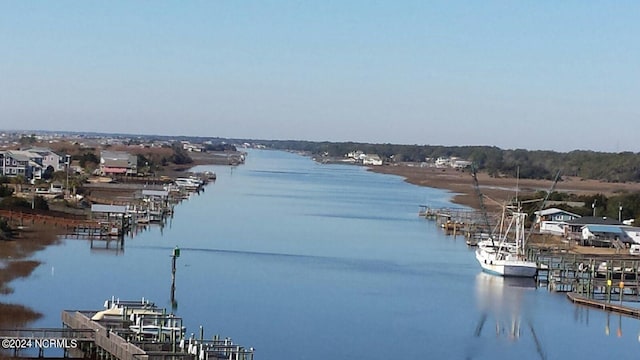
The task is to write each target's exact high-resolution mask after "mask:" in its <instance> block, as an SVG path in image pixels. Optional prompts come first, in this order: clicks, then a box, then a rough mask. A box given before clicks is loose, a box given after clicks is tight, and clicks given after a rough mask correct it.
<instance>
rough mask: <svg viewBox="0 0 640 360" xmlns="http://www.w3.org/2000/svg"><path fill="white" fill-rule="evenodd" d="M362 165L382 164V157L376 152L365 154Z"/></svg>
mask: <svg viewBox="0 0 640 360" xmlns="http://www.w3.org/2000/svg"><path fill="white" fill-rule="evenodd" d="M362 165H373V166H380V165H382V159H381V158H380V156H378V155H377V154H367V155H366V156H365V157H364V159H362Z"/></svg>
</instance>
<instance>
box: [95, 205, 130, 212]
mask: <svg viewBox="0 0 640 360" xmlns="http://www.w3.org/2000/svg"><path fill="white" fill-rule="evenodd" d="M91 212H97V213H114V214H125V213H126V212H127V207H126V206H124V205H102V204H91Z"/></svg>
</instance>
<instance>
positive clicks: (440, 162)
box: [436, 157, 451, 167]
mask: <svg viewBox="0 0 640 360" xmlns="http://www.w3.org/2000/svg"><path fill="white" fill-rule="evenodd" d="M450 164H451V159H449V158H444V157H439V158H437V159H436V167H446V166H449V165H450Z"/></svg>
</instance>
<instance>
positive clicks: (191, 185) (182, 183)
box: [175, 176, 203, 190]
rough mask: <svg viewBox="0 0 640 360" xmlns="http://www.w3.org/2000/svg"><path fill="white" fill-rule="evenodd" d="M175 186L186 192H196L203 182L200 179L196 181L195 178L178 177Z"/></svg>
mask: <svg viewBox="0 0 640 360" xmlns="http://www.w3.org/2000/svg"><path fill="white" fill-rule="evenodd" d="M175 184H176V185H178V187H181V188H185V189H188V190H196V189H199V188H200V187H201V186H202V185H203V182H202V180H200V179H197V178H195V177H192V176H190V177H179V178H177V179H176V180H175Z"/></svg>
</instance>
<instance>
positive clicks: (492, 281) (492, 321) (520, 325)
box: [475, 272, 546, 359]
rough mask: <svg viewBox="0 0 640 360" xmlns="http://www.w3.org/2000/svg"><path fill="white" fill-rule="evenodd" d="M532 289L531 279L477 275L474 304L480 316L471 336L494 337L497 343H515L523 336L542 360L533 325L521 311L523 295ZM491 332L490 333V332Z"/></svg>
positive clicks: (539, 343) (522, 310)
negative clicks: (487, 335) (501, 341)
mask: <svg viewBox="0 0 640 360" xmlns="http://www.w3.org/2000/svg"><path fill="white" fill-rule="evenodd" d="M535 289H536V282H535V280H534V279H532V278H512V277H502V276H495V275H490V274H486V273H482V272H481V273H478V275H477V276H476V298H477V299H476V300H477V305H478V308H479V312H480V318H479V320H478V323H477V326H476V329H475V336H476V337H478V338H480V337H483V335H485V334H494V335H495V337H496V338H498V339H501V338H503V339H507V340H508V341H518V340H520V337H521V336H522V334H523V333H524V334H525V335H526V336H530V337H531V339H533V341H534V344H535V347H536V351H537V353H538V355H539V357H540V358H541V359H546V355H545V352H544V350H543V347H542V344H541V342H540V340H539V338H538V335H537V334H536V329H535V327H534V324H533V321H532V320H531V318H530V317H529V316H528V314H527V312H526V311H525V309H524V303H525V297H526V293H527V292H530V291H533V290H535ZM492 331H493V332H492Z"/></svg>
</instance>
